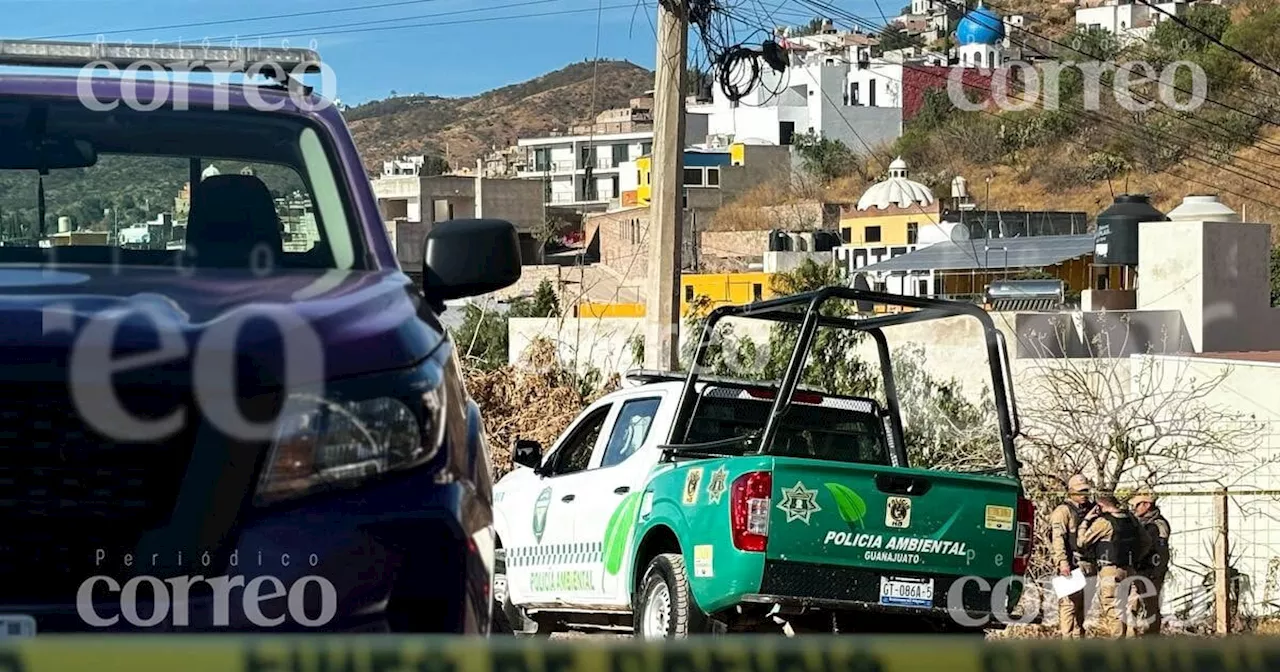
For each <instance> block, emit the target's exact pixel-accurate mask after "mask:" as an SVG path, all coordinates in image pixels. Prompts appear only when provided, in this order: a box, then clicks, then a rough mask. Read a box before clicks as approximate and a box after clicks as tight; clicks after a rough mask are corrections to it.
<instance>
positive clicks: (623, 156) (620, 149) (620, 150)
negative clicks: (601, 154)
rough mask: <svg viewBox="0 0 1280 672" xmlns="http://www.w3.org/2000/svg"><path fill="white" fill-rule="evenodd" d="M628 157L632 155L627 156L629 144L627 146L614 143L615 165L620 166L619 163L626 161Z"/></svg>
mask: <svg viewBox="0 0 1280 672" xmlns="http://www.w3.org/2000/svg"><path fill="white" fill-rule="evenodd" d="M628 158H630V157H628V156H627V146H626V145H614V146H613V165H614V166H615V167H617V166H618V164H620V163H623V162H625V161H626V160H627V159H628Z"/></svg>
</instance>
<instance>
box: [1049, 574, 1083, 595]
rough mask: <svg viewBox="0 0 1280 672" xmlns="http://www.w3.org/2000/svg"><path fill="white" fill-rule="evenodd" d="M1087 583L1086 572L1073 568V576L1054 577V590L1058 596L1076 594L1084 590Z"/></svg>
mask: <svg viewBox="0 0 1280 672" xmlns="http://www.w3.org/2000/svg"><path fill="white" fill-rule="evenodd" d="M1086 583H1087V582H1086V581H1085V578H1084V572H1082V571H1080V570H1079V569H1075V570H1072V572H1071V576H1055V577H1053V592H1055V593H1057V595H1058V597H1066V596H1068V595H1075V594H1076V593H1078V592H1080V591H1082V590H1084V587H1085V584H1086Z"/></svg>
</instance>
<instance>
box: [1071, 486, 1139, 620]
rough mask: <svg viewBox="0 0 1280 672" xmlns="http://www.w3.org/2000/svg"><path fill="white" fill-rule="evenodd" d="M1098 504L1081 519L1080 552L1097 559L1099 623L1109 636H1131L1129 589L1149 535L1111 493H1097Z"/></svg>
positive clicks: (1131, 586)
mask: <svg viewBox="0 0 1280 672" xmlns="http://www.w3.org/2000/svg"><path fill="white" fill-rule="evenodd" d="M1097 502H1098V504H1097V506H1096V507H1094V509H1093V510H1092V511H1090V512H1089V513H1088V514H1086V515H1085V517H1084V520H1083V521H1082V522H1081V523H1080V540H1079V543H1078V544H1077V548H1079V549H1080V555H1081V556H1082V557H1085V558H1089V559H1092V560H1095V561H1096V562H1097V563H1098V602H1099V605H1098V606H1099V607H1101V611H1102V613H1101V614H1100V618H1099V619H1098V626H1099V627H1100V628H1101V629H1102V631H1103V632H1105V633H1107V635H1108V636H1110V637H1111V638H1112V639H1120V638H1122V637H1132V636H1134V634H1135V633H1134V632H1133V630H1132V629H1131V628H1129V627H1128V626H1129V623H1128V621H1129V616H1128V614H1129V591H1130V590H1131V589H1132V588H1133V585H1132V584H1133V582H1132V581H1126V579H1128V578H1129V577H1131V576H1135V569H1134V566H1135V565H1137V564H1138V561H1139V560H1140V559H1141V558H1142V557H1144V556H1145V555H1146V554H1147V553H1148V552H1149V551H1150V550H1151V537H1150V536H1148V535H1147V530H1146V528H1145V527H1143V525H1142V523H1140V522H1138V519H1137V517H1136V516H1134V515H1133V514H1132V513H1129V512H1128V511H1126V510H1124V509H1121V508H1120V502H1118V501H1116V498H1115V497H1113V496H1111V495H1098V498H1097Z"/></svg>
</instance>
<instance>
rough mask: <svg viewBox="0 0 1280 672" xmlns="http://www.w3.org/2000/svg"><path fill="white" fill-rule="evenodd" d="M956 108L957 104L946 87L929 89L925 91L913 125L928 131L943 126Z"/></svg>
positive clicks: (912, 122) (912, 120)
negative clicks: (953, 101)
mask: <svg viewBox="0 0 1280 672" xmlns="http://www.w3.org/2000/svg"><path fill="white" fill-rule="evenodd" d="M955 110H956V106H955V104H954V103H952V102H951V96H949V95H947V92H946V90H945V89H929V90H927V91H925V92H924V101H923V103H922V104H921V105H920V111H919V112H917V113H916V116H914V117H912V119H911V125H912V126H913V127H916V128H919V129H921V130H926V131H928V130H933V129H935V128H941V127H942V125H943V124H944V123H946V122H947V120H948V119H950V118H951V113H952V112H954V111H955Z"/></svg>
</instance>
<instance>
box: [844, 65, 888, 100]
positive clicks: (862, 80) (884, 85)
mask: <svg viewBox="0 0 1280 672" xmlns="http://www.w3.org/2000/svg"><path fill="white" fill-rule="evenodd" d="M854 83H857V84H858V105H869V104H870V100H871V98H870V90H871V88H872V87H873V86H874V87H875V91H876V106H877V107H902V94H901V90H900V89H901V84H902V64H901V63H883V62H873V63H872V64H871V65H870V66H869V67H867V68H864V69H858V68H856V67H853V68H850V69H849V75H848V77H847V82H846V85H845V89H846V90H848V89H849V85H850V84H854ZM841 101H842V102H843V98H841ZM850 103H851V104H852V101H850Z"/></svg>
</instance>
